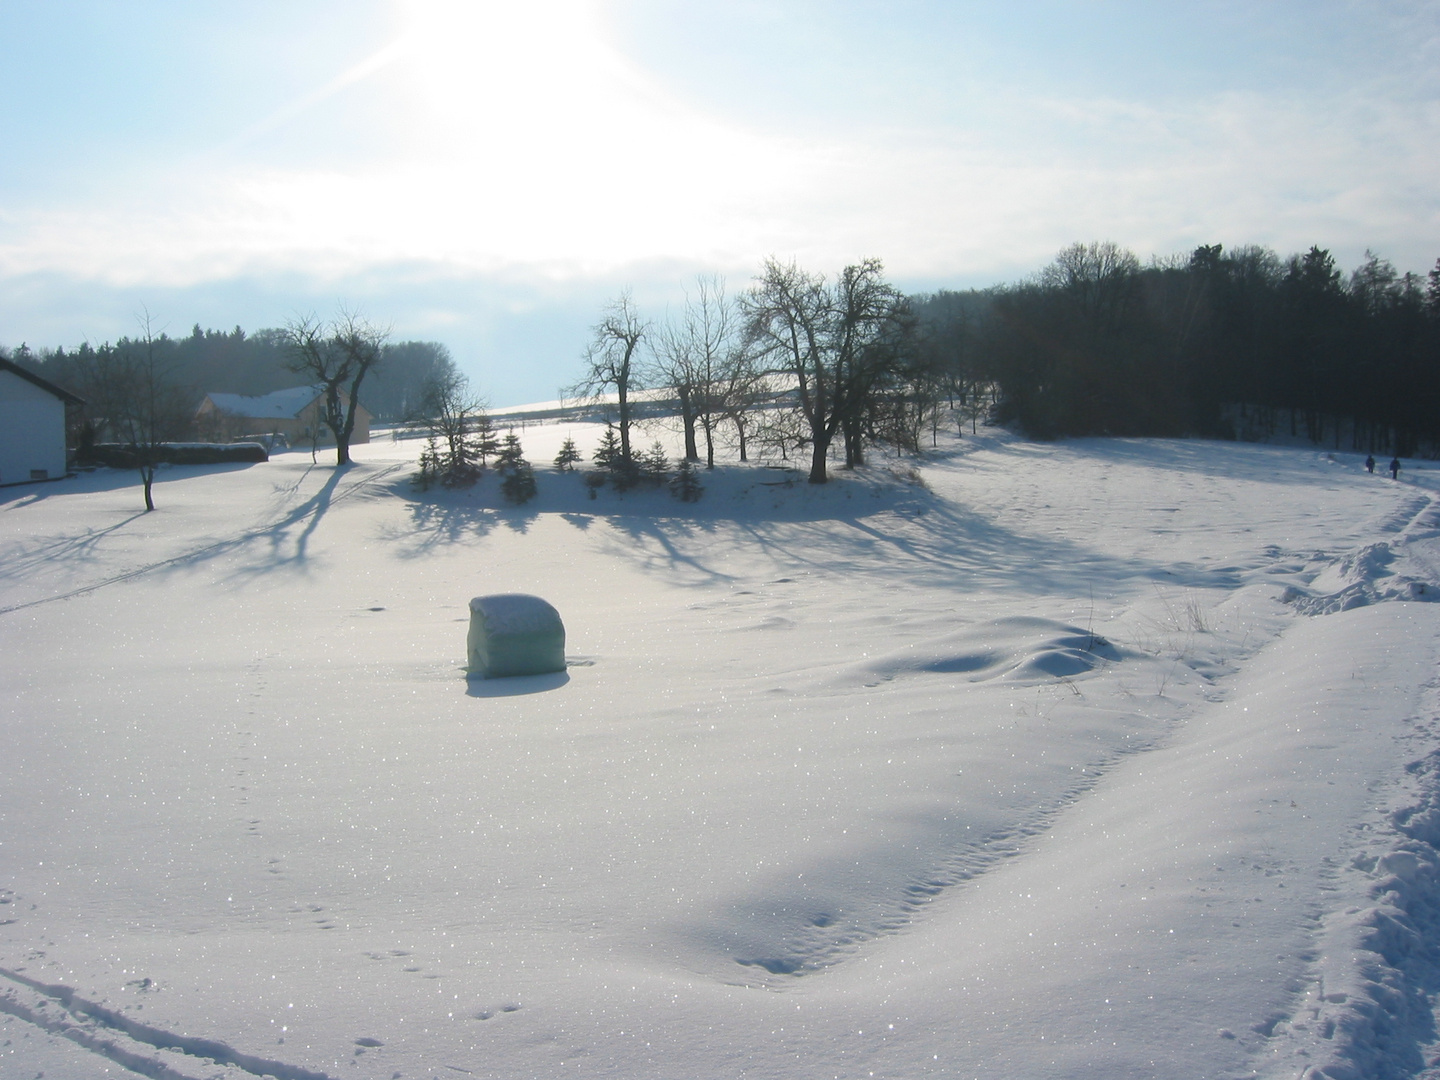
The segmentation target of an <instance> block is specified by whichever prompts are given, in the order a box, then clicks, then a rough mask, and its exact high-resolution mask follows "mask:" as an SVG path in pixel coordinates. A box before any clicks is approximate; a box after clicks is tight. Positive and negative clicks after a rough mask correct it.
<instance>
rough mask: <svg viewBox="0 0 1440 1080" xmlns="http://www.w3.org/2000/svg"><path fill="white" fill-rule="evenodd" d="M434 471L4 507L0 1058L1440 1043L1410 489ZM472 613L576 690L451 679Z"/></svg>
mask: <svg viewBox="0 0 1440 1080" xmlns="http://www.w3.org/2000/svg"><path fill="white" fill-rule="evenodd" d="M566 433H567V429H565V428H561V427H555V426H550V427H542V428H534V427H532V428H530V429H527V430H526V431H523V432H521V435H522V439H523V441H524V446H525V449H526V452H527V454H528V456H529V457H530V458H531V460H532V461H535V462H538V463H543V462H545V461H547V460H548V459H549V458H550V457H552V456H553V455H554V453H555V451H556V450H557V449H558V448H559V444H560V441H561V440H562V439H563V438H564V436H565V434H566ZM570 433H573V434H575V436H576V437H577V441H580V442H581V443H582V445H583V444H584V443H585V442H586V441H587V440H589V441H590V442H592V443H593V436H594V431H593V429H588V428H587V429H581V428H575V429H573V430H571V432H570ZM649 438H651V436H649V435H646V436H645V437H644V439H645V441H648V440H649ZM417 449H418V447H417V445H416V444H414V443H392V442H390V441H388V440H380V441H377V442H375V443H373V444H371V445H369V446H365V447H360V448H358V450H357V455H356V456H357V457H358V459H359V462H358V463H357V464H356V465H355V466H354V467H352V468H350V469H349V470H347V471H344V472H336V471H335V470H334V469H333V468H332V467H330V466H329V465H328V464H326V463H324V462H323V461H322V463H321V464H320V465H318V466H312V464H311V461H310V455H309V453H308V452H292V453H287V454H282V455H278V456H276V457H275V458H274V459H272V460H271V461H270V462H269V463H267V464H263V465H254V466H248V467H242V466H227V467H220V468H201V467H184V468H171V469H167V470H164V471H162V473H161V479H160V482H159V483H158V484H157V487H156V501H157V504H158V506H159V509H158V510H157V511H155V512H154V513H152V514H142V513H140V512H139V507H140V505H141V500H140V495H139V491H138V489H137V487H136V485H135V484H134V482H133V478H132V477H131V476H130V475H129V474H126V473H117V472H99V473H94V474H89V475H85V476H82V477H79V478H77V479H73V480H68V481H64V482H59V483H52V484H43V485H36V486H26V487H21V488H10V489H5V490H4V491H0V643H3V661H0V724H3V742H0V901H3V902H0V1075H4V1076H5V1077H10V1076H16V1077H27V1078H28V1077H33V1076H34V1075H35V1074H36V1073H39V1072H42V1071H43V1072H44V1074H45V1077H46V1078H47V1080H57V1078H62V1077H76V1078H86V1077H92V1076H102V1075H112V1076H120V1075H130V1074H129V1073H127V1068H130V1069H135V1070H137V1071H140V1072H144V1073H145V1074H146V1075H151V1076H164V1077H189V1078H194V1080H201V1078H206V1080H208V1078H213V1077H223V1078H225V1080H250V1078H254V1077H258V1076H261V1075H264V1074H270V1075H273V1076H275V1077H278V1078H280V1080H298V1078H315V1077H332V1078H351V1077H353V1078H356V1080H371V1078H374V1080H392V1078H394V1077H397V1076H398V1077H403V1078H414V1077H429V1076H437V1077H438V1076H446V1077H454V1076H467V1075H468V1076H475V1077H493V1078H497V1080H510V1078H520V1077H558V1076H616V1077H655V1078H660V1077H699V1078H710V1077H742V1076H743V1077H806V1078H810V1077H869V1076H872V1075H873V1076H876V1077H919V1076H926V1075H935V1076H946V1077H970V1076H985V1077H1027V1078H1028V1077H1095V1078H1101V1077H1104V1078H1117V1077H1122V1078H1123V1077H1149V1076H1165V1077H1239V1076H1249V1075H1253V1074H1255V1073H1258V1074H1259V1075H1261V1076H1264V1077H1275V1078H1280V1077H1285V1078H1294V1077H1299V1076H1302V1075H1305V1074H1306V1070H1307V1069H1315V1070H1317V1071H1316V1072H1313V1073H1310V1074H1309V1075H1310V1076H1311V1077H1318V1076H1322V1075H1324V1076H1331V1077H1337V1078H1338V1077H1347V1076H1354V1077H1360V1076H1364V1077H1385V1076H1406V1075H1414V1074H1419V1073H1422V1072H1424V1071H1425V1070H1426V1069H1427V1068H1428V1067H1429V1063H1430V1061H1431V1060H1432V1058H1434V1057H1435V1056H1437V1050H1436V1048H1435V1047H1433V1046H1432V1045H1431V1044H1433V1043H1435V1042H1436V1040H1437V1036H1436V1033H1435V1030H1434V1018H1433V1014H1432V1010H1431V1007H1430V1003H1429V1000H1428V995H1429V994H1430V993H1432V992H1434V991H1435V990H1436V989H1437V988H1440V961H1437V955H1440V927H1437V926H1436V924H1435V922H1434V920H1435V919H1436V917H1437V908H1436V906H1435V905H1436V902H1437V899H1440V878H1437V865H1440V855H1437V853H1436V851H1435V849H1434V848H1433V847H1432V846H1431V845H1432V843H1437V842H1440V755H1437V753H1436V751H1437V749H1440V719H1437V717H1440V693H1437V684H1436V676H1437V668H1436V662H1437V659H1440V605H1435V604H1431V603H1429V602H1427V601H1429V600H1431V599H1433V598H1435V597H1436V596H1440V570H1437V568H1440V539H1437V537H1440V503H1437V502H1436V499H1435V492H1436V488H1437V486H1440V483H1437V482H1440V472H1432V471H1430V470H1429V469H1428V468H1427V467H1425V466H1424V463H1417V467H1416V468H1413V469H1410V470H1407V471H1406V472H1405V473H1402V476H1401V482H1399V483H1395V482H1392V481H1391V480H1390V479H1389V478H1388V476H1386V477H1381V476H1371V475H1368V474H1366V473H1365V471H1364V469H1363V467H1362V466H1361V465H1360V457H1362V456H1363V455H1356V454H1349V453H1340V452H1336V453H1334V454H1331V453H1328V452H1326V451H1324V450H1315V449H1282V448H1271V447H1258V446H1247V445H1236V444H1217V443H1204V442H1155V441H1109V440H1096V441H1077V442H1064V443H1058V444H1051V445H1042V444H1034V443H1027V442H1024V441H1020V440H1017V439H1014V438H1012V437H1011V436H1009V435H1006V434H1004V433H999V432H993V431H992V432H989V433H985V432H982V433H981V435H980V436H979V437H978V438H971V437H968V436H967V437H966V438H965V439H963V440H960V441H958V442H956V441H951V442H943V441H942V445H941V447H940V450H939V451H937V452H936V453H935V454H933V455H932V456H930V457H929V458H927V459H926V460H925V461H924V462H923V463H922V466H921V469H920V472H919V474H918V475H908V476H907V475H906V472H907V470H908V469H909V467H910V463H909V462H906V461H898V462H894V461H890V462H887V461H881V462H878V463H876V464H873V465H871V466H870V467H868V468H866V469H864V470H861V471H859V472H857V473H854V474H846V473H843V472H840V473H837V474H836V478H835V481H834V482H833V483H832V484H830V485H827V486H826V487H824V488H819V489H817V488H815V487H812V486H809V485H806V484H805V483H804V482H803V477H800V476H799V475H798V474H796V473H794V472H787V471H784V470H780V469H767V468H756V467H743V468H742V467H738V466H729V467H727V468H725V469H723V470H721V471H720V472H717V473H715V474H705V475H704V476H703V477H702V479H703V480H704V482H705V483H706V485H707V491H706V494H705V496H704V498H703V499H702V500H701V501H700V502H699V503H696V504H693V505H686V504H682V503H680V502H678V501H677V500H674V499H672V498H671V497H670V496H669V495H668V494H666V493H665V492H663V491H653V492H646V491H638V492H633V493H630V494H627V495H624V496H618V495H616V494H615V493H613V492H611V491H609V490H604V491H601V492H600V493H599V497H598V498H597V499H594V500H591V499H589V498H588V497H587V492H586V490H585V488H584V486H583V485H582V483H581V482H580V479H579V478H578V476H574V475H570V476H556V475H554V474H552V473H550V472H549V470H548V469H545V468H541V469H539V471H538V480H539V485H540V497H539V498H538V499H537V500H536V501H535V502H534V503H532V504H530V505H529V506H526V507H524V508H521V509H512V508H507V507H505V506H504V505H503V503H501V502H500V500H499V499H498V495H497V492H496V489H495V486H494V483H495V482H494V480H493V478H491V479H487V480H486V481H485V482H484V483H483V484H482V486H481V487H480V488H479V489H477V490H476V491H474V492H467V493H450V492H431V493H429V494H427V495H424V496H421V495H418V494H416V493H414V492H413V491H412V490H411V489H410V487H409V485H408V483H407V482H406V478H407V477H408V475H409V474H410V472H411V471H412V470H413V459H414V457H415V454H416V451H417ZM922 478H923V484H921V483H916V482H915V481H916V480H919V479H922ZM502 592H521V593H533V594H535V595H538V596H543V597H545V598H546V599H547V600H549V601H550V602H551V603H553V604H554V605H555V607H556V608H557V609H558V610H559V612H560V614H561V616H562V618H563V619H564V622H565V626H566V630H567V637H568V642H567V649H568V656H569V667H568V669H567V671H566V672H565V673H561V674H554V675H548V676H536V677H533V678H528V679H508V680H494V681H489V682H486V681H467V680H466V678H465V671H464V667H465V636H466V627H467V622H468V608H467V604H468V601H469V600H470V598H471V597H473V596H478V595H483V594H487V593H502ZM1319 1070H1327V1071H1325V1072H1320V1071H1319Z"/></svg>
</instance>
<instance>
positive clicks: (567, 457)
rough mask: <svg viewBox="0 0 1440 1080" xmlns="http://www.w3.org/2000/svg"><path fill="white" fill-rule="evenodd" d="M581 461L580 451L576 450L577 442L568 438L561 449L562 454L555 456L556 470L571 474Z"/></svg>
mask: <svg viewBox="0 0 1440 1080" xmlns="http://www.w3.org/2000/svg"><path fill="white" fill-rule="evenodd" d="M580 460H581V458H580V451H579V450H577V449H575V440H574V439H570V438H567V439H566V440H565V443H564V445H563V446H561V447H560V452H559V453H558V454H556V455H555V468H556V469H558V470H559V471H560V472H570V471H571V470H572V469H574V468H575V463H576V462H577V461H580Z"/></svg>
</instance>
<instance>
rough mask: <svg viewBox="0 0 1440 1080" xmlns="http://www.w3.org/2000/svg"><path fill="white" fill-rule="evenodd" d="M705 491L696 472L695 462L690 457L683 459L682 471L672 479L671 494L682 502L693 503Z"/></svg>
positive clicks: (681, 463)
mask: <svg viewBox="0 0 1440 1080" xmlns="http://www.w3.org/2000/svg"><path fill="white" fill-rule="evenodd" d="M704 491H705V488H704V487H703V486H702V485H701V483H700V477H699V475H698V474H697V473H696V472H695V463H694V462H693V461H691V460H690V459H689V458H684V459H682V460H681V462H680V471H679V472H677V473H676V474H675V476H674V478H673V479H671V481H670V494H672V495H674V496H675V497H676V498H677V499H679V500H680V501H681V502H687V503H691V502H696V501H698V500H699V498H700V496H701V495H702V494H703V493H704Z"/></svg>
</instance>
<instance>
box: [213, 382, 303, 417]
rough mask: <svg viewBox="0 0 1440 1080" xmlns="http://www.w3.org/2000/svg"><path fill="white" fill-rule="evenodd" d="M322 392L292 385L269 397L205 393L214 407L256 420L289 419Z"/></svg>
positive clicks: (264, 395)
mask: <svg viewBox="0 0 1440 1080" xmlns="http://www.w3.org/2000/svg"><path fill="white" fill-rule="evenodd" d="M322 393H324V388H323V387H319V386H292V387H291V388H290V389H289V390H276V391H275V392H274V393H272V394H260V395H258V396H250V395H247V394H208V395H206V396H207V397H209V399H210V403H211V404H212V405H214V406H215V408H216V409H217V410H218V411H220V412H222V413H227V414H228V415H230V416H243V417H245V418H247V419H255V420H288V419H291V418H293V417H295V416H298V415H299V414H300V410H301V409H303V408H305V406H307V405H309V404H310V403H311V402H312V401H314V400H315V399H316V398H317V397H319V396H320V395H321V394H322Z"/></svg>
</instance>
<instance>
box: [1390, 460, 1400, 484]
mask: <svg viewBox="0 0 1440 1080" xmlns="http://www.w3.org/2000/svg"><path fill="white" fill-rule="evenodd" d="M1390 479H1391V480H1399V479H1400V455H1399V454H1396V455H1395V456H1394V457H1392V458H1391V459H1390Z"/></svg>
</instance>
